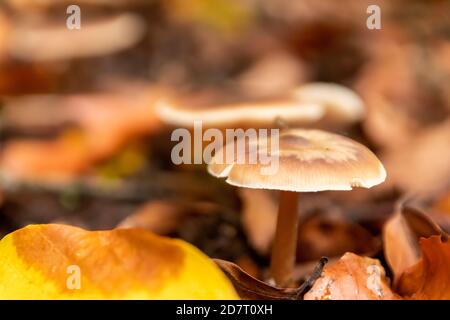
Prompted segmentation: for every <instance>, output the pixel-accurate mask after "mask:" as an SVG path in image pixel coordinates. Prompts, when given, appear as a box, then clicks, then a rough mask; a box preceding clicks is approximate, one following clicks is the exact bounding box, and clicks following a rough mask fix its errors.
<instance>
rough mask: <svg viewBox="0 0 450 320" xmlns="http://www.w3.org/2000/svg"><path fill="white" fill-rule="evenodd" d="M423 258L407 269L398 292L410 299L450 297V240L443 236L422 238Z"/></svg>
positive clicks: (445, 298) (447, 298)
mask: <svg viewBox="0 0 450 320" xmlns="http://www.w3.org/2000/svg"><path fill="white" fill-rule="evenodd" d="M420 248H421V250H422V259H421V260H420V261H419V262H418V263H417V264H415V265H414V266H412V267H410V268H409V269H407V270H405V272H404V273H403V274H402V276H401V277H400V280H399V284H398V292H399V293H400V294H402V295H403V296H406V297H408V298H410V299H417V300H423V299H426V300H436V299H442V300H449V299H450V242H448V241H445V240H443V238H442V237H441V236H432V237H430V238H427V239H424V238H422V239H421V240H420Z"/></svg>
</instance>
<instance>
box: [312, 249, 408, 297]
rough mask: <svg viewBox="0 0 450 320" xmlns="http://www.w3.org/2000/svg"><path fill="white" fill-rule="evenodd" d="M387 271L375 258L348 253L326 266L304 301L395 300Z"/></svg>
mask: <svg viewBox="0 0 450 320" xmlns="http://www.w3.org/2000/svg"><path fill="white" fill-rule="evenodd" d="M398 298H399V297H398V296H397V295H396V294H395V293H394V292H392V290H391V289H390V287H389V284H388V281H387V280H386V277H385V271H384V268H383V267H382V265H381V264H380V262H379V261H378V260H376V259H371V258H366V257H360V256H358V255H355V254H353V253H346V254H345V255H344V256H343V257H342V258H341V259H340V260H338V261H337V262H336V263H333V264H330V265H328V266H326V267H325V269H324V271H323V273H322V276H321V277H320V278H319V279H318V280H317V281H316V283H315V284H314V285H313V287H312V288H311V290H310V291H309V292H307V293H306V294H305V300H393V299H398Z"/></svg>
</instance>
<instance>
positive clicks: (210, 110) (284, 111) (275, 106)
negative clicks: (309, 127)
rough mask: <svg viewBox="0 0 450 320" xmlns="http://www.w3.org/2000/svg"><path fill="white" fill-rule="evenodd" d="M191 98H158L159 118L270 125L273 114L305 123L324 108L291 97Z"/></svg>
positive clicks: (316, 117) (182, 122)
mask: <svg viewBox="0 0 450 320" xmlns="http://www.w3.org/2000/svg"><path fill="white" fill-rule="evenodd" d="M192 100H194V101H192ZM195 100H196V99H185V100H183V99H178V101H175V100H167V99H164V100H163V99H162V100H160V101H159V102H158V103H157V106H156V112H157V114H158V116H159V117H160V118H161V120H162V121H164V122H166V123H168V124H171V125H176V126H184V127H192V126H193V124H194V121H198V120H200V121H202V122H203V125H204V126H205V127H238V126H239V125H242V126H245V125H251V126H255V125H256V126H257V125H266V126H267V125H269V126H270V125H273V123H274V120H275V119H277V118H281V119H283V120H286V121H288V122H289V123H303V124H305V123H312V122H316V121H318V120H319V119H321V118H322V117H323V115H324V113H325V108H324V107H323V106H321V105H319V104H318V103H313V102H304V103H303V102H299V101H297V100H295V99H292V98H280V99H272V100H263V101H259V100H249V101H241V102H236V103H224V104H217V100H215V101H214V102H215V103H214V104H208V103H205V101H204V100H205V99H203V100H201V101H198V100H197V101H195ZM208 100H209V99H208Z"/></svg>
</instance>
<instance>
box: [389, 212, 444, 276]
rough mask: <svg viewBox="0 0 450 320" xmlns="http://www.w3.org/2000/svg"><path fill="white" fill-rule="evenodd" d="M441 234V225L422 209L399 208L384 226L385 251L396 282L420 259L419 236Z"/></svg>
mask: <svg viewBox="0 0 450 320" xmlns="http://www.w3.org/2000/svg"><path fill="white" fill-rule="evenodd" d="M441 234H442V235H444V232H443V231H442V230H441V229H440V228H439V226H438V225H436V224H435V223H434V222H433V221H432V220H431V219H430V218H428V217H427V216H426V215H425V214H424V213H422V212H421V211H419V210H417V209H414V208H410V207H402V208H399V209H398V210H397V212H396V213H395V214H394V215H393V216H392V217H391V218H390V219H389V220H388V221H387V222H386V224H385V226H384V228H383V243H384V252H385V257H386V260H387V263H388V265H389V267H390V268H391V270H392V272H393V274H394V284H396V283H397V281H398V279H399V277H400V276H401V275H402V273H403V272H404V271H405V270H406V269H407V268H409V267H411V266H412V265H414V264H415V263H417V262H418V261H419V260H420V256H421V253H420V247H419V238H420V237H430V236H432V235H441ZM444 236H445V235H444Z"/></svg>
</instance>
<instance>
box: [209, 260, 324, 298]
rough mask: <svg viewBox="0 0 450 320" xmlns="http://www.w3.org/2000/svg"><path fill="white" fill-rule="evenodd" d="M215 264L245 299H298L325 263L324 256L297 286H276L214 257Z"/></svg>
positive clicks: (317, 275)
mask: <svg viewBox="0 0 450 320" xmlns="http://www.w3.org/2000/svg"><path fill="white" fill-rule="evenodd" d="M214 261H215V262H216V263H217V265H218V266H219V267H220V268H221V269H222V271H223V272H225V274H226V275H227V276H228V278H229V279H230V281H231V282H232V283H233V286H234V287H235V289H236V291H237V293H238V294H239V297H240V298H241V299H246V300H254V299H259V300H261V299H264V300H300V299H301V298H302V296H303V294H304V293H305V292H306V290H307V289H309V287H310V286H311V285H312V284H313V283H314V281H316V279H317V278H318V277H319V275H320V274H321V272H322V269H323V267H324V265H325V264H326V263H327V261H328V260H327V259H326V258H322V259H320V261H319V263H318V264H316V266H315V268H314V270H313V271H312V272H311V274H310V276H309V279H307V280H306V281H305V282H304V283H303V284H302V285H301V286H300V287H298V288H278V287H274V286H271V285H269V284H267V283H265V282H262V281H260V280H258V279H256V278H254V277H252V276H251V275H249V274H248V273H247V272H245V271H244V270H242V269H241V268H240V267H239V266H237V265H236V264H234V263H232V262H228V261H225V260H220V259H214Z"/></svg>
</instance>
